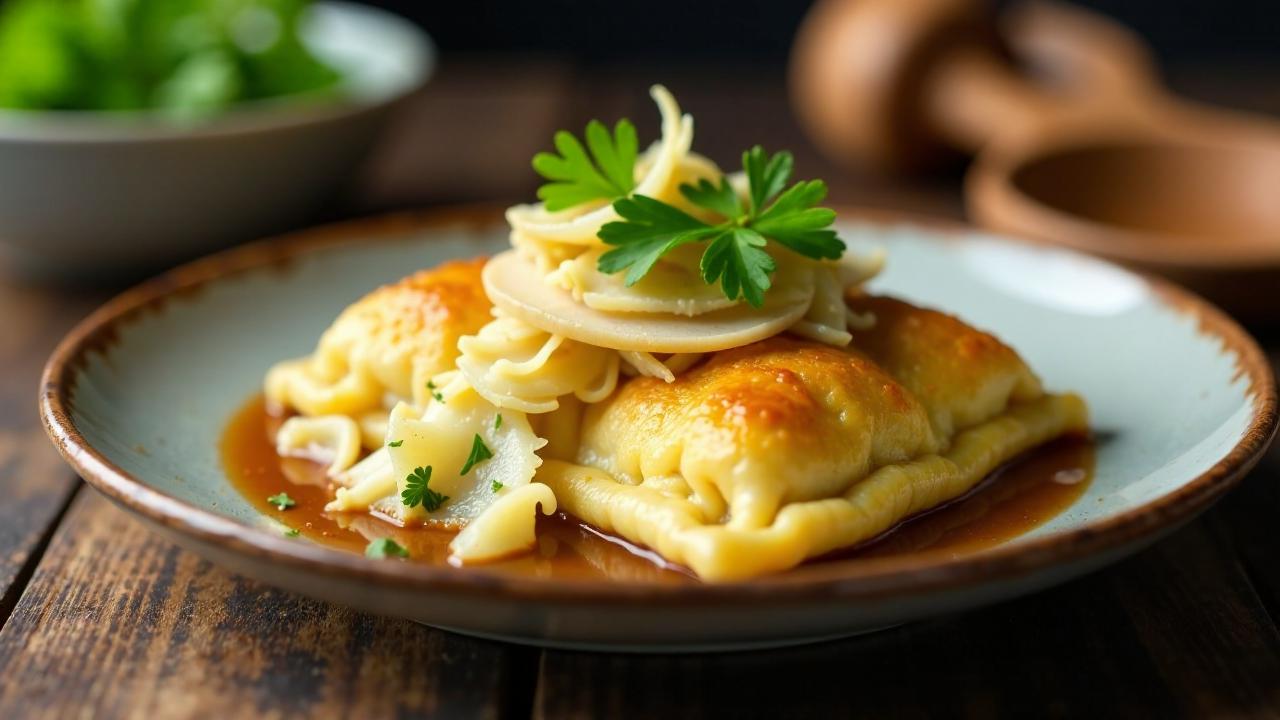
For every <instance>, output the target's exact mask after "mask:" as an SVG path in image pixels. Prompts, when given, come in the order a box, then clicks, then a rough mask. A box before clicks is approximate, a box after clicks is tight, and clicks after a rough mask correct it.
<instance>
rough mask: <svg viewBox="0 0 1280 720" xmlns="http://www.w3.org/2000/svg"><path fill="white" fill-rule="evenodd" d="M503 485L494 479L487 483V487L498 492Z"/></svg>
mask: <svg viewBox="0 0 1280 720" xmlns="http://www.w3.org/2000/svg"><path fill="white" fill-rule="evenodd" d="M503 487H505V486H504V485H503V484H502V483H500V482H498V481H497V480H494V481H493V483H492V484H490V485H489V489H490V490H492V491H494V492H498V491H499V490H501V489H502V488H503Z"/></svg>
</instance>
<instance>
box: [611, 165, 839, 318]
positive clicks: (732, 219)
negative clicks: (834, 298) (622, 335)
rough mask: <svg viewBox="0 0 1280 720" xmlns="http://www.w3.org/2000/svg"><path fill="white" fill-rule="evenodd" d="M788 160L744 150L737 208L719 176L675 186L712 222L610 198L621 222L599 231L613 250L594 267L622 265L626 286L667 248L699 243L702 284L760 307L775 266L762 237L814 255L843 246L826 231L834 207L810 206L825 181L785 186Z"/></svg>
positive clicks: (656, 204) (645, 201)
mask: <svg viewBox="0 0 1280 720" xmlns="http://www.w3.org/2000/svg"><path fill="white" fill-rule="evenodd" d="M794 164H795V163H794V160H793V159H792V157H791V153H788V152H779V153H774V154H773V155H771V156H768V155H766V154H765V151H764V149H763V148H761V147H760V146H759V145H757V146H755V147H753V148H751V149H750V150H747V151H746V152H744V153H743V154H742V168H743V170H744V172H745V174H746V176H747V184H748V188H747V197H746V203H745V205H744V202H743V199H742V198H739V197H738V194H737V192H735V191H734V189H733V187H732V186H731V185H730V184H729V181H728V180H727V179H725V178H721V179H720V182H719V183H718V184H716V183H712V182H711V181H710V180H706V179H703V180H700V181H699V182H698V184H697V185H689V184H684V185H681V186H680V192H681V194H683V195H684V197H685V199H687V200H688V201H689V202H691V203H693V204H694V205H697V206H698V207H701V208H706V209H707V210H711V211H712V212H714V213H716V214H718V215H720V216H722V217H723V218H724V221H723V222H721V223H719V224H716V225H712V224H709V223H706V222H703V221H702V220H699V219H697V218H695V217H692V216H690V215H689V214H688V213H685V212H684V211H682V210H680V209H679V208H676V207H674V206H672V205H668V204H667V203H665V202H662V201H661V200H656V199H654V198H651V197H647V196H644V195H635V196H632V197H629V198H628V197H624V198H622V199H619V200H617V201H615V202H614V203H613V209H614V211H615V212H617V213H618V215H619V216H620V217H621V218H622V220H620V221H615V222H611V223H606V224H605V226H604V227H602V228H601V229H600V239H601V240H602V241H604V243H605V244H606V245H611V246H613V249H611V250H609V251H608V252H606V253H604V254H603V255H601V256H600V259H599V261H598V262H597V267H598V268H599V269H600V271H601V272H604V273H610V274H612V273H618V272H622V271H623V270H626V272H627V274H626V278H625V281H626V284H627V285H633V284H635V283H636V282H637V281H639V280H640V279H641V278H643V277H644V276H645V275H647V274H648V273H649V271H650V270H651V269H653V266H654V264H655V263H657V262H658V260H659V259H661V258H662V257H663V256H664V255H666V254H667V253H669V252H671V251H672V250H674V249H675V248H677V247H679V246H681V245H685V244H687V243H695V242H706V243H707V245H706V248H705V249H704V250H703V253H702V260H701V262H700V263H699V270H700V271H701V273H702V280H703V282H706V283H708V284H715V283H716V282H719V283H720V288H721V290H722V291H723V292H724V295H725V297H727V298H729V299H730V300H736V299H738V298H739V297H741V298H743V299H744V300H746V301H747V302H748V303H749V304H751V305H752V306H753V307H760V306H761V305H763V304H764V294H765V292H766V291H768V290H769V288H770V287H771V286H772V285H773V281H772V279H771V276H772V275H773V273H774V272H775V271H776V270H777V263H776V262H775V261H774V259H773V256H772V255H770V254H769V251H768V250H766V246H767V245H768V244H769V243H770V242H774V243H777V244H778V245H781V246H783V247H785V248H787V249H788V250H790V251H792V252H794V253H797V254H799V255H803V256H805V257H808V258H813V259H815V260H818V259H830V260H834V259H837V258H839V257H840V256H841V255H842V254H844V250H845V245H844V242H843V241H841V240H840V238H838V237H837V236H836V233H835V231H834V230H832V229H831V228H830V225H831V223H833V222H834V221H835V217H836V216H835V212H834V211H832V210H829V209H827V208H823V207H817V204H818V203H820V202H822V200H823V199H824V198H826V196H827V186H826V183H824V182H822V181H821V180H809V181H804V182H798V183H796V184H795V185H792V186H791V187H790V188H787V187H786V185H787V181H788V180H789V179H790V178H791V172H792V169H793V166H794Z"/></svg>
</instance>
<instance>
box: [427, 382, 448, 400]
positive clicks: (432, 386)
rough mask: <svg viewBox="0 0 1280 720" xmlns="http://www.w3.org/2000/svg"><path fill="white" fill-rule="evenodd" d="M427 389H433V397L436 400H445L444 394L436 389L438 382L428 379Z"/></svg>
mask: <svg viewBox="0 0 1280 720" xmlns="http://www.w3.org/2000/svg"><path fill="white" fill-rule="evenodd" d="M427 390H429V391H431V397H433V398H435V399H436V402H444V394H443V393H441V392H440V391H439V390H438V389H436V384H435V383H433V382H431V381H430V380H428V381H427Z"/></svg>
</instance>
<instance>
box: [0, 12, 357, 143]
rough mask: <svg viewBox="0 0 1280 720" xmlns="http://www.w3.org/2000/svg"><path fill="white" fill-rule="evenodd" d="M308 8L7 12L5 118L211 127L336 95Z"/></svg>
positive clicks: (2, 44) (0, 21)
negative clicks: (309, 42) (82, 117)
mask: <svg viewBox="0 0 1280 720" xmlns="http://www.w3.org/2000/svg"><path fill="white" fill-rule="evenodd" d="M307 5H308V3H307V2H305V0H234V1H232V2H228V1H227V0H181V1H177V0H128V1H126V2H102V1H101V0H62V1H60V2H52V1H51V0H8V1H7V2H0V107H13V108H23V109H29V110H156V111H159V112H161V113H164V114H167V115H171V116H180V117H203V116H207V115H210V114H212V113H215V112H218V111H221V110H223V109H225V108H227V107H229V106H231V105H234V104H236V103H240V102H243V101H246V100H257V99H262V98H269V97H277V96H281V95H290V94H296V93H327V94H329V95H336V94H337V93H338V92H339V89H340V84H339V82H338V81H339V80H340V76H339V74H338V72H337V71H336V70H334V69H333V68H332V67H330V66H329V65H328V64H326V63H325V62H324V61H322V60H320V59H318V58H317V57H316V56H315V55H314V54H312V53H311V51H310V50H309V49H308V48H307V46H306V44H305V43H304V42H303V41H302V38H301V26H302V25H303V22H304V15H305V12H306V10H307Z"/></svg>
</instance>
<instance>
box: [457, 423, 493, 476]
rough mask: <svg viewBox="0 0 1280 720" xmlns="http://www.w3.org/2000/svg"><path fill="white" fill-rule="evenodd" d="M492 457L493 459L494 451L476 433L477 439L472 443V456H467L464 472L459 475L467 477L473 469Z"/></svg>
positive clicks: (463, 467)
mask: <svg viewBox="0 0 1280 720" xmlns="http://www.w3.org/2000/svg"><path fill="white" fill-rule="evenodd" d="M491 457H493V451H492V450H490V449H489V446H488V445H485V444H484V440H482V439H481V438H480V433H476V436H475V439H473V440H472V441H471V454H470V455H468V456H467V462H466V463H465V464H463V466H462V470H461V471H459V472H458V474H459V475H466V474H467V473H469V472H471V468H473V467H475V466H476V465H477V464H479V463H482V462H484V461H485V460H488V459H489V458H491Z"/></svg>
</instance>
